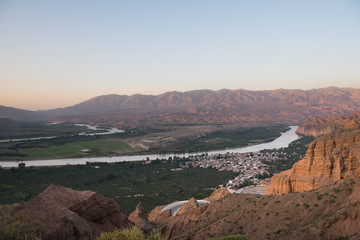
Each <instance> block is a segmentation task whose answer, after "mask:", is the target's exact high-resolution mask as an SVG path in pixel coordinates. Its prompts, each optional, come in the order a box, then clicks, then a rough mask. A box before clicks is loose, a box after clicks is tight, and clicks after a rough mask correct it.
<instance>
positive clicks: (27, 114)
mask: <svg viewBox="0 0 360 240" xmlns="http://www.w3.org/2000/svg"><path fill="white" fill-rule="evenodd" d="M0 118H9V119H12V120H15V121H38V120H43V119H45V118H46V116H45V115H43V114H42V113H39V112H34V111H29V110H24V109H18V108H13V107H5V106H1V105H0Z"/></svg>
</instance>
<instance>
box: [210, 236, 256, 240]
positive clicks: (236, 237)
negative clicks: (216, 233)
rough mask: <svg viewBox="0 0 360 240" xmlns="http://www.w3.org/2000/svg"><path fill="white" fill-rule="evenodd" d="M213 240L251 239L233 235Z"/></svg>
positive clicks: (213, 239)
mask: <svg viewBox="0 0 360 240" xmlns="http://www.w3.org/2000/svg"><path fill="white" fill-rule="evenodd" d="M211 240H250V239H249V238H247V237H245V236H244V235H231V236H226V237H221V238H212V239H211Z"/></svg>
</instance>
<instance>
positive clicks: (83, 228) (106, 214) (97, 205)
mask: <svg viewBox="0 0 360 240" xmlns="http://www.w3.org/2000/svg"><path fill="white" fill-rule="evenodd" d="M13 211H14V213H16V212H19V211H24V212H25V213H26V216H27V221H29V222H37V223H39V229H38V232H39V237H40V238H41V239H45V240H46V239H49V240H50V239H51V240H56V239H59V240H60V239H89V240H90V239H97V238H98V237H99V236H100V234H101V233H102V232H105V231H112V230H114V229H116V228H121V229H123V228H128V227H131V226H133V224H132V223H131V222H129V221H128V220H127V217H126V216H125V215H124V214H122V213H121V212H120V207H119V205H118V204H117V203H116V202H115V201H114V199H111V198H105V197H104V196H102V195H101V194H99V193H96V192H91V191H75V190H72V189H70V188H65V187H61V186H58V185H54V184H51V185H50V186H49V187H48V188H47V189H46V190H45V191H44V192H42V193H41V194H39V195H38V196H37V197H36V198H34V199H32V200H31V201H29V202H25V203H17V204H14V205H13Z"/></svg>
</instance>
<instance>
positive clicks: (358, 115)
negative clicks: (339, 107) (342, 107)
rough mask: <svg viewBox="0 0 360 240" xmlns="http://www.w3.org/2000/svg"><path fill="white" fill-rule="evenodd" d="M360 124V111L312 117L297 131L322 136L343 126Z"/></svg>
mask: <svg viewBox="0 0 360 240" xmlns="http://www.w3.org/2000/svg"><path fill="white" fill-rule="evenodd" d="M345 126H346V127H347V128H349V127H356V126H360V112H355V113H351V114H348V115H340V116H324V117H319V116H317V117H312V118H310V119H309V120H307V121H306V122H304V123H302V124H301V125H300V126H299V128H298V129H297V131H296V132H297V133H300V134H303V135H307V136H314V137H317V136H320V135H324V134H329V133H331V132H333V131H336V130H338V129H341V128H343V127H345Z"/></svg>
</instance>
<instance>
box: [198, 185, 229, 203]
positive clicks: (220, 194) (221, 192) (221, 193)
mask: <svg viewBox="0 0 360 240" xmlns="http://www.w3.org/2000/svg"><path fill="white" fill-rule="evenodd" d="M230 194H231V193H230V192H229V190H227V188H226V187H222V188H219V189H217V190H215V191H214V192H213V193H212V194H211V195H210V196H209V197H207V198H205V199H204V200H208V201H209V202H214V201H217V200H220V199H222V198H224V197H225V196H227V195H230Z"/></svg>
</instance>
